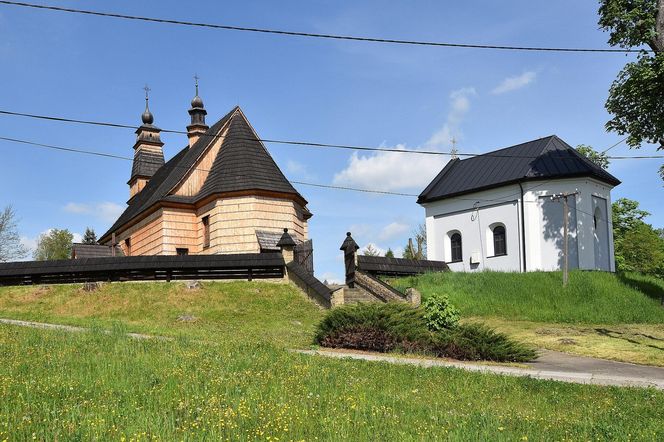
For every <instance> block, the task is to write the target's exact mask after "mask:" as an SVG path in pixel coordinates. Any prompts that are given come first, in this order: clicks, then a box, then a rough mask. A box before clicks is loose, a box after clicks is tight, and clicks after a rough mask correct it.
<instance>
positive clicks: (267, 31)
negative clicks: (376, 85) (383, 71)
mask: <svg viewBox="0 0 664 442" xmlns="http://www.w3.org/2000/svg"><path fill="white" fill-rule="evenodd" d="M0 4H3V5H7V6H16V7H22V8H30V9H38V10H42V11H55V12H64V13H70V14H80V15H88V16H97V17H106V18H115V19H123V20H132V21H140V22H150V23H160V24H169V25H178V26H187V27H197V28H207V29H220V30H227V31H239V32H252V33H260V34H269V35H281V36H289V37H306V38H315V39H325V40H346V41H356V42H368V43H382V44H396V45H408V46H429V47H447V48H464V49H488V50H502V51H528V52H566V53H622V54H624V53H641V52H652V50H651V49H648V48H641V49H626V48H620V49H619V48H579V47H543V46H510V45H490V44H473V43H450V42H439V41H424V40H406V39H395V38H379V37H368V36H357V35H340V34H326V33H315V32H302V31H287V30H282V29H271V28H256V27H248V26H236V25H226V24H215V23H204V22H194V21H187V20H176V19H166V18H157V17H148V16H139V15H129V14H120V13H115V12H104V11H93V10H88V9H76V8H65V7H61V6H53V5H43V4H35V3H27V2H17V1H7V0H0Z"/></svg>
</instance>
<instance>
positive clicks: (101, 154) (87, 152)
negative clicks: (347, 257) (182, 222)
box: [0, 136, 551, 203]
mask: <svg viewBox="0 0 664 442" xmlns="http://www.w3.org/2000/svg"><path fill="white" fill-rule="evenodd" d="M0 140H4V141H10V142H13V143H20V144H25V145H29V146H35V147H39V148H44V149H52V150H56V151H60V152H71V153H79V154H85V155H92V156H99V157H104V158H113V159H119V160H125V161H133V160H134V159H133V158H130V157H123V156H120V155H112V154H107V153H104V152H98V151H92V150H87V149H80V148H71V147H63V146H56V145H53V144H44V143H36V142H33V141H28V140H21V139H17V138H10V137H3V136H0ZM148 162H150V161H148ZM150 163H153V164H161V163H157V162H150ZM174 167H179V168H183V169H188V170H190V171H200V172H212V170H211V169H203V168H200V167H194V168H186V167H184V166H174ZM550 182H551V181H550V180H549V181H545V182H543V183H540V184H537V185H535V186H532V187H530V188H529V190H532V189H535V188H537V187H541V186H543V185H545V184H548V183H550ZM291 183H295V184H301V185H304V186H311V187H320V188H326V189H335V190H348V191H353V192H363V193H375V194H380V195H393V196H406V197H418V196H419V195H417V194H413V193H402V192H391V191H385V190H375V189H362V188H357V187H347V186H334V185H328V184H319V183H308V182H305V181H291ZM517 194H518V192H517V193H512V194H508V195H503V196H500V197H496V198H491V199H483V198H479V199H478V198H463V197H450V198H449V199H455V200H461V201H474V202H475V201H478V202H485V203H486V202H496V201H499V202H507V201H509V198H511V197H514V196H516V195H517Z"/></svg>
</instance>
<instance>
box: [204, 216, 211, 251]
mask: <svg viewBox="0 0 664 442" xmlns="http://www.w3.org/2000/svg"><path fill="white" fill-rule="evenodd" d="M202 222H203V248H204V249H207V248H208V247H210V216H209V215H208V216H204V217H203V219H202Z"/></svg>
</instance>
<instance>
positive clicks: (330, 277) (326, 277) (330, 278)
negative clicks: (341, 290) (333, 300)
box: [318, 272, 343, 284]
mask: <svg viewBox="0 0 664 442" xmlns="http://www.w3.org/2000/svg"><path fill="white" fill-rule="evenodd" d="M318 279H319V280H321V281H327V282H328V284H343V278H340V277H339V276H337V275H336V274H335V273H332V272H325V273H323V274H322V275H321V276H320V277H319V278H318Z"/></svg>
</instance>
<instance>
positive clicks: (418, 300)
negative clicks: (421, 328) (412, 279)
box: [406, 287, 422, 307]
mask: <svg viewBox="0 0 664 442" xmlns="http://www.w3.org/2000/svg"><path fill="white" fill-rule="evenodd" d="M406 300H407V301H408V302H409V303H410V304H411V305H412V306H413V307H419V306H420V304H422V294H421V293H420V292H419V290H416V289H414V288H412V287H411V288H408V289H406Z"/></svg>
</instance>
